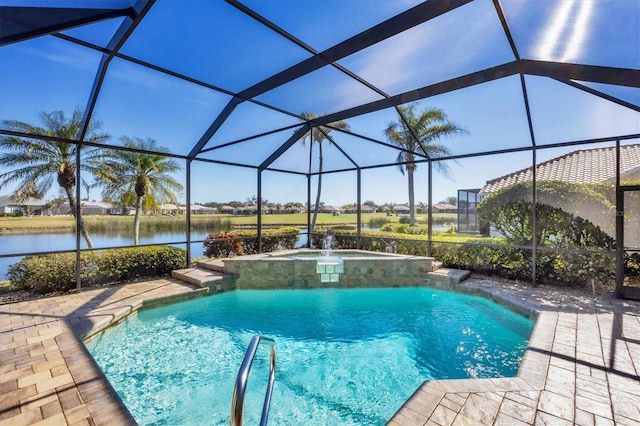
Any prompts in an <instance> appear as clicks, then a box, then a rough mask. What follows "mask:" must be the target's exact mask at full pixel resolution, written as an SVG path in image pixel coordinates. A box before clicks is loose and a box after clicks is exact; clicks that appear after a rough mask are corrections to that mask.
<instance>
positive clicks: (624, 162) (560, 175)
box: [479, 144, 640, 197]
mask: <svg viewBox="0 0 640 426" xmlns="http://www.w3.org/2000/svg"><path fill="white" fill-rule="evenodd" d="M531 179H533V168H532V167H527V168H526V169H522V170H518V171H516V172H513V173H510V174H508V175H505V176H500V177H498V178H495V179H492V180H489V181H487V182H486V183H485V185H484V186H483V187H482V189H481V190H480V193H479V195H480V197H484V196H487V195H489V194H491V193H493V192H495V191H498V190H499V189H502V188H504V187H506V186H509V185H512V184H514V183H517V182H527V181H531ZM536 179H537V180H539V181H540V180H559V181H563V182H568V183H598V182H609V181H615V179H616V148H615V147H613V146H609V147H605V148H592V149H580V150H576V151H572V152H570V153H568V154H565V155H561V156H559V157H556V158H552V159H551V160H548V161H545V162H543V163H540V164H538V166H537V167H536ZM620 179H621V180H629V181H630V180H640V144H633V145H622V146H621V147H620Z"/></svg>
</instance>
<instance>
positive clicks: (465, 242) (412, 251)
mask: <svg viewBox="0 0 640 426" xmlns="http://www.w3.org/2000/svg"><path fill="white" fill-rule="evenodd" d="M361 235H362V238H361V239H360V248H361V249H362V250H369V251H378V252H384V251H385V250H386V247H389V246H391V247H393V249H394V252H395V253H399V254H408V255H414V256H426V255H427V253H428V247H429V241H428V238H427V236H426V235H404V234H395V233H389V232H375V231H363V232H362V233H361ZM323 238H324V234H319V233H314V234H313V235H312V237H311V241H312V244H313V246H314V247H321V245H322V239H323ZM334 241H335V244H334V248H335V249H355V248H357V247H358V244H357V243H358V239H357V236H356V232H355V231H353V230H341V231H340V232H339V233H336V234H335V235H334ZM431 250H432V251H431V253H432V256H433V257H434V258H436V259H437V260H439V261H441V262H442V263H443V265H444V266H445V267H450V268H458V269H467V270H470V271H473V272H477V273H481V274H484V275H490V276H497V277H501V278H507V279H515V280H522V281H531V271H532V268H531V265H532V252H531V249H528V248H523V247H517V246H513V245H508V244H505V242H504V240H501V239H499V238H475V237H463V236H446V235H440V236H439V238H438V241H432V242H431ZM634 260H635V262H637V261H638V260H640V257H639V258H635V259H634V258H631V257H629V258H628V259H627V261H626V262H625V270H626V271H627V273H628V274H629V275H632V274H633V273H634V272H636V271H637V270H636V267H638V266H637V265H638V264H637V263H634ZM536 265H537V267H536V280H537V282H539V283H545V284H550V285H560V286H564V285H571V286H583V287H586V286H590V285H591V284H590V283H591V279H592V278H593V279H595V280H596V282H598V283H599V284H603V285H605V286H606V287H608V288H613V284H614V278H615V254H614V253H613V252H611V251H609V250H603V249H597V248H591V249H582V250H572V249H569V248H563V249H549V248H546V247H545V248H540V249H539V250H538V251H537V253H536ZM636 273H637V272H636Z"/></svg>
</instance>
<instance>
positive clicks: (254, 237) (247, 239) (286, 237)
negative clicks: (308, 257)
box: [204, 227, 300, 257]
mask: <svg viewBox="0 0 640 426" xmlns="http://www.w3.org/2000/svg"><path fill="white" fill-rule="evenodd" d="M298 234H300V229H298V228H295V227H286V228H279V229H263V230H262V252H263V253H267V252H272V251H276V250H290V249H292V248H293V247H295V244H296V241H297V240H298ZM207 238H208V239H207V240H206V241H205V242H204V255H205V256H207V257H232V256H239V255H242V254H256V253H258V231H257V230H243V231H237V232H235V233H230V232H219V233H216V234H209V236H208V237H207Z"/></svg>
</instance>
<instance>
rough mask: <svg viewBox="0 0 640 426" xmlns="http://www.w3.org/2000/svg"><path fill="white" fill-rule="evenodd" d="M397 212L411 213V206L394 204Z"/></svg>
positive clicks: (394, 209)
mask: <svg viewBox="0 0 640 426" xmlns="http://www.w3.org/2000/svg"><path fill="white" fill-rule="evenodd" d="M393 211H394V212H395V214H409V212H410V209H409V206H393Z"/></svg>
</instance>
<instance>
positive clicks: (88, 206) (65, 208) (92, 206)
mask: <svg viewBox="0 0 640 426" xmlns="http://www.w3.org/2000/svg"><path fill="white" fill-rule="evenodd" d="M80 209H81V212H82V214H83V215H87V216H89V215H102V214H104V215H108V214H112V213H111V212H112V211H114V209H116V210H118V211H120V207H118V206H114V205H113V204H111V203H102V202H98V201H80ZM51 211H52V212H53V214H60V215H70V214H71V208H70V207H69V202H68V201H67V202H65V203H62V204H60V205H59V206H57V207H52V208H51Z"/></svg>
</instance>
